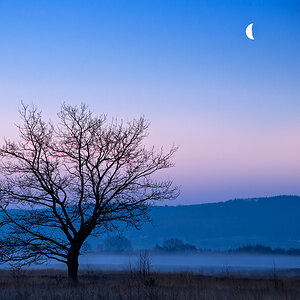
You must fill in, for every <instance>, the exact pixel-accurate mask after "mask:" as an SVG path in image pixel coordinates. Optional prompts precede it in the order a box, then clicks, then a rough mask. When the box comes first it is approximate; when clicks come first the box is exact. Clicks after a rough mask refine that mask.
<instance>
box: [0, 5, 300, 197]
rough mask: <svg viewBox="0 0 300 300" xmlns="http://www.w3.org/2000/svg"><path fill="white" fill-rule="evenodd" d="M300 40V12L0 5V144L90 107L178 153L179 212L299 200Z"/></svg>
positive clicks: (294, 8)
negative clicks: (19, 127)
mask: <svg viewBox="0 0 300 300" xmlns="http://www.w3.org/2000/svg"><path fill="white" fill-rule="evenodd" d="M249 23H254V26H253V32H254V37H255V40H254V41H251V40H249V39H247V37H246V36H245V28H246V26H247V25H248V24H249ZM299 37H300V4H299V2H298V1H289V0H286V1H283V0H282V1H278V0H272V1H258V0H254V1H246V0H243V1H242V0H240V1H237V0H231V1H225V0H223V1H221V0H218V1H174V0H173V1H155V0H151V1H137V0H135V1H121V0H120V1H112V0H107V1H0V45H1V47H0V88H1V89H0V90H1V93H0V101H1V103H2V109H1V121H0V122H1V124H0V125H1V126H0V134H1V136H10V135H14V134H15V132H14V129H13V123H14V122H16V121H17V120H18V114H17V108H18V106H19V105H20V101H21V100H23V101H24V102H25V103H34V104H36V105H38V106H39V107H40V108H41V109H42V110H43V111H44V113H45V115H46V116H47V117H48V116H49V117H51V116H54V115H55V112H56V111H57V110H58V108H59V106H60V104H61V103H62V102H63V101H66V102H68V103H72V104H79V103H80V102H86V103H87V104H89V105H90V107H91V108H92V109H93V110H94V111H95V112H99V113H102V112H104V113H108V114H109V115H111V116H118V117H120V118H125V119H126V118H132V117H138V116H139V115H141V114H143V115H145V116H146V117H147V118H148V119H149V120H150V121H151V122H152V127H151V136H150V141H151V142H152V143H154V144H156V145H161V144H163V145H166V146H168V145H170V144H172V143H175V144H179V145H180V151H179V152H178V155H177V157H176V159H175V162H176V164H177V167H176V168H175V169H174V170H172V171H171V172H170V173H169V174H168V176H170V177H171V178H174V180H175V182H176V183H178V184H180V185H181V186H182V195H181V197H180V198H179V199H178V201H177V203H198V202H207V201H218V200H227V199H230V198H235V197H253V196H269V195H275V194H300V185H299V182H300V119H299V115H300V104H299V100H300V97H299V96H300V86H299V83H300V76H299V75H300V74H299V73H300V72H299V70H300V59H299V53H300V42H299Z"/></svg>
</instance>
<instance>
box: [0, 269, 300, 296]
mask: <svg viewBox="0 0 300 300" xmlns="http://www.w3.org/2000/svg"><path fill="white" fill-rule="evenodd" d="M0 299H1V300H2V299H18V300H19V299H24V300H25V299H26V300H27V299H39V300H40V299H58V300H59V299H63V300H68V299H105V300H106V299H165V300H168V299H188V300H193V299H214V300H217V299H220V300H221V299H222V300H226V299H236V300H248V299H253V300H254V299H255V300H259V299H270V300H276V299H289V300H298V299H300V277H283V276H280V277H279V276H276V275H275V274H274V275H272V276H261V275H260V276H259V275H257V276H255V275H252V276H248V277H246V276H243V275H230V274H228V275H224V274H222V275H215V276H203V275H200V274H194V273H149V274H144V275H143V274H141V273H139V272H101V271H95V272H94V271H81V272H80V279H79V283H78V284H77V285H76V286H74V285H72V284H70V283H69V282H68V280H67V278H66V273H65V272H62V271H57V270H30V271H18V270H15V271H8V270H2V271H0Z"/></svg>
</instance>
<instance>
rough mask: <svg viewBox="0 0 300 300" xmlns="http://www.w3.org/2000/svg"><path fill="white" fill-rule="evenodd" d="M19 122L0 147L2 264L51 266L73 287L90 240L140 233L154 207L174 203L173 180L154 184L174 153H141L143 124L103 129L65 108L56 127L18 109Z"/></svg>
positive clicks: (99, 120) (87, 115) (85, 113)
mask: <svg viewBox="0 0 300 300" xmlns="http://www.w3.org/2000/svg"><path fill="white" fill-rule="evenodd" d="M20 115H21V118H22V125H20V126H18V129H19V133H20V139H19V140H18V141H10V140H5V143H4V145H3V146H2V147H1V148H0V158H1V165H0V171H1V175H0V176H1V178H0V209H1V225H2V238H1V250H0V251H1V260H2V261H13V262H16V263H22V264H29V263H35V262H44V261H45V260H47V259H54V260H57V261H60V262H64V263H66V264H67V267H68V276H69V279H71V280H75V281H76V280H78V257H79V255H80V251H81V248H82V245H83V243H84V242H85V241H86V239H87V238H88V237H89V236H91V235H95V236H97V235H101V234H102V233H103V232H107V231H110V230H114V229H116V228H117V227H118V226H119V225H120V224H122V223H125V224H126V225H128V226H135V227H136V228H138V227H139V226H140V225H141V224H142V222H144V221H147V220H148V212H149V206H150V205H151V204H153V203H155V202H156V201H160V200H168V199H174V198H176V197H177V196H178V193H179V190H178V188H177V187H174V186H173V184H172V182H171V181H161V180H158V179H155V178H153V175H154V174H156V173H157V172H158V171H159V170H163V169H168V168H170V167H172V166H173V163H172V162H171V159H172V157H173V155H174V153H175V152H176V150H177V147H174V146H173V147H172V148H171V149H170V150H169V151H168V152H164V151H163V149H160V150H159V151H156V150H155V149H154V148H150V149H148V148H147V147H145V146H144V144H143V141H144V139H145V137H146V136H147V135H148V127H149V123H148V122H147V121H146V120H145V119H144V118H143V117H141V118H139V119H137V120H133V121H130V122H127V123H124V122H118V121H111V122H108V121H107V118H106V116H104V115H100V116H94V114H93V113H92V112H91V111H90V110H89V109H88V107H87V106H86V105H84V104H83V105H81V106H80V107H76V106H70V105H66V104H64V105H62V107H61V110H60V111H59V113H58V117H59V122H58V123H57V124H55V125H54V124H52V123H51V122H50V121H48V122H46V121H44V119H43V117H42V114H41V112H40V111H39V110H38V109H37V108H36V107H28V106H25V105H22V108H21V109H20ZM11 208H13V209H11Z"/></svg>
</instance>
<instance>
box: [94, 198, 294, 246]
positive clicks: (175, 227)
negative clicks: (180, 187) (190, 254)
mask: <svg viewBox="0 0 300 300" xmlns="http://www.w3.org/2000/svg"><path fill="white" fill-rule="evenodd" d="M151 217H152V221H153V222H152V223H153V224H149V223H147V224H145V225H144V226H143V227H142V230H140V231H137V230H134V229H126V230H125V231H124V232H123V234H124V235H125V236H126V237H127V238H128V239H129V240H130V241H131V243H132V246H133V247H134V248H153V247H154V246H155V245H156V244H162V243H163V241H164V240H167V239H170V238H179V239H181V240H182V241H184V242H186V243H190V244H193V245H195V246H196V247H197V248H211V249H216V250H227V249H229V248H237V247H242V246H244V245H250V244H252V245H256V244H261V245H265V246H270V247H280V248H284V249H287V248H300V197H298V196H276V197H268V198H254V199H235V200H230V201H226V202H218V203H209V204H199V205H182V206H156V207H153V209H152V213H151ZM90 243H91V244H92V245H93V246H96V244H97V243H98V244H100V243H101V239H99V238H98V239H95V238H93V239H92V240H90ZM93 248H94V247H93Z"/></svg>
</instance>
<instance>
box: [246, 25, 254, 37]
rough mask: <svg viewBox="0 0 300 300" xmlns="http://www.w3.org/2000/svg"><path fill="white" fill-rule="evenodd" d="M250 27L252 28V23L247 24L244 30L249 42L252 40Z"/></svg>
mask: <svg viewBox="0 0 300 300" xmlns="http://www.w3.org/2000/svg"><path fill="white" fill-rule="evenodd" d="M252 26H253V23H251V24H249V25H248V26H247V28H246V35H247V37H248V38H249V39H250V40H254V37H253V32H252Z"/></svg>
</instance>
